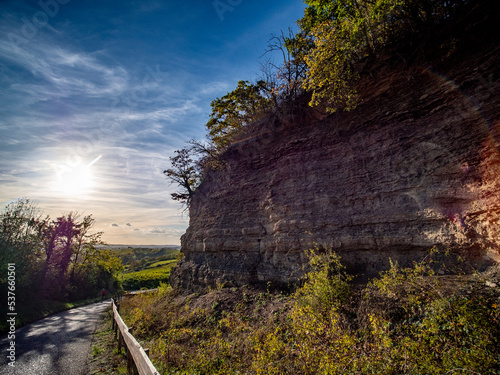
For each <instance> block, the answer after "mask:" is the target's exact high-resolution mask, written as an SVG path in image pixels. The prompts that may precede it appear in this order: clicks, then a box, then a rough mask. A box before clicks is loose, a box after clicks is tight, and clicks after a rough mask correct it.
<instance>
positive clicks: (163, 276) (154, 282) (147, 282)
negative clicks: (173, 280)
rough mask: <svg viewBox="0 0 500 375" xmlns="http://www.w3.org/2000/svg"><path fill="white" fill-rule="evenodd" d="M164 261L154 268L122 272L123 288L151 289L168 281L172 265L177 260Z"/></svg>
mask: <svg viewBox="0 0 500 375" xmlns="http://www.w3.org/2000/svg"><path fill="white" fill-rule="evenodd" d="M165 262H167V263H164V264H163V265H160V266H157V267H154V268H147V269H144V270H141V271H136V272H129V273H124V274H123V281H122V285H123V288H124V289H126V290H137V289H141V288H146V289H152V288H157V287H158V286H159V285H160V283H166V282H168V278H169V276H170V272H171V270H172V267H174V266H175V265H176V264H177V261H175V260H173V261H165ZM157 263H163V262H157Z"/></svg>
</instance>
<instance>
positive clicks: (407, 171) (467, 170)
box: [171, 45, 500, 289]
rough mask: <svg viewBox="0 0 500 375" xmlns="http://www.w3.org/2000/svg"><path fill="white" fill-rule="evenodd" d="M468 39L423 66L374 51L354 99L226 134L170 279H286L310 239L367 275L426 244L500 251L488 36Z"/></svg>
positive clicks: (417, 254) (298, 269)
mask: <svg viewBox="0 0 500 375" xmlns="http://www.w3.org/2000/svg"><path fill="white" fill-rule="evenodd" d="M468 48H469V52H468V54H467V55H466V56H468V57H467V58H466V59H465V58H463V55H462V56H458V57H457V58H455V59H452V60H451V62H450V61H448V62H447V64H446V65H443V66H439V64H437V66H435V67H434V68H429V67H421V66H413V67H411V68H408V67H405V66H401V67H400V69H395V68H394V67H391V68H383V63H382V64H381V68H380V69H379V70H377V72H378V75H377V76H375V77H371V78H370V79H365V80H363V83H362V87H361V90H360V92H361V96H362V98H363V103H362V104H361V105H360V106H359V107H358V108H357V109H356V110H354V111H352V112H349V113H337V114H333V115H330V116H327V117H324V116H323V117H320V116H318V115H316V114H315V112H314V111H313V110H311V109H308V110H307V111H306V112H307V113H306V114H305V115H303V116H296V117H295V118H292V117H288V118H286V119H284V120H282V121H268V122H267V123H265V124H260V125H259V126H256V129H255V130H254V132H253V134H251V135H248V136H247V137H245V138H244V139H241V140H239V141H238V142H236V143H235V144H233V145H232V146H231V147H230V149H229V150H228V151H227V152H226V153H225V154H224V155H223V158H222V160H223V161H224V162H225V163H226V167H225V168H223V169H220V170H217V171H214V172H211V173H210V174H209V175H208V177H207V179H206V181H205V182H204V183H203V184H202V185H201V187H200V188H199V191H198V193H197V194H196V196H195V197H194V199H193V201H192V205H191V209H190V225H189V228H188V230H187V232H186V234H185V235H184V236H183V237H182V252H183V253H184V255H185V258H184V260H182V261H181V262H180V263H179V266H178V267H177V269H176V270H175V271H174V272H173V274H172V276H171V282H172V284H173V286H174V287H177V288H181V289H196V288H198V287H206V286H215V285H217V283H226V284H229V285H242V284H249V283H254V282H259V281H260V282H268V281H278V282H285V283H286V282H289V281H293V280H296V279H297V277H299V276H300V275H301V274H302V272H303V268H302V267H303V264H304V262H305V259H304V255H303V251H304V250H305V249H308V248H310V247H311V246H313V245H314V244H319V245H332V246H333V247H334V248H335V249H336V251H337V252H338V253H339V254H340V255H341V257H342V259H343V261H344V262H345V263H347V264H348V266H349V268H350V270H351V271H353V272H355V273H358V274H361V273H362V274H366V275H374V274H376V273H377V272H379V271H380V270H382V269H386V268H388V266H389V258H392V259H395V260H398V261H399V262H400V263H401V264H409V263H410V262H412V261H413V260H414V259H419V258H421V257H422V256H423V254H425V252H426V251H427V250H429V249H430V248H432V247H433V246H438V247H439V248H442V249H446V248H450V249H453V250H454V251H457V252H460V253H461V254H463V255H466V256H467V259H468V261H469V262H470V263H471V264H473V265H474V266H475V267H483V266H485V265H486V264H490V263H491V262H492V260H491V259H492V258H493V259H498V244H499V241H500V239H499V233H498V231H499V229H500V227H499V224H500V223H499V216H500V195H499V193H500V154H499V142H500V129H499V128H500V119H499V116H498V114H499V108H500V100H499V94H500V85H499V81H498V79H499V77H500V71H499V67H500V59H499V48H498V47H496V48H485V47H484V45H483V46H479V47H478V48H481V49H480V50H474V47H473V46H469V47H468ZM469 56H470V57H469Z"/></svg>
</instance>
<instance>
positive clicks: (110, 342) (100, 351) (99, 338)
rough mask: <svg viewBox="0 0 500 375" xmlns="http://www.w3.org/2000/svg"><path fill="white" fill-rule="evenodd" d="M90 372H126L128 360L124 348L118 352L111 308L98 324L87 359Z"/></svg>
mask: <svg viewBox="0 0 500 375" xmlns="http://www.w3.org/2000/svg"><path fill="white" fill-rule="evenodd" d="M87 363H88V367H89V371H88V373H89V374H92V375H94V374H126V373H127V360H126V356H125V354H124V351H123V350H122V352H121V353H118V342H117V340H116V336H115V333H114V331H113V328H112V325H111V310H110V309H108V310H107V311H106V313H105V314H104V315H103V316H102V318H101V320H100V322H99V323H98V325H97V328H96V331H95V332H94V336H93V338H92V350H91V352H90V353H89V358H88V360H87Z"/></svg>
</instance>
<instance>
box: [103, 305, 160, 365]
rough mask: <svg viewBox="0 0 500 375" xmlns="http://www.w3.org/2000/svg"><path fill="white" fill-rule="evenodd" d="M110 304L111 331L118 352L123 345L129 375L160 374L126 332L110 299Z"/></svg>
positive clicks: (144, 352)
mask: <svg viewBox="0 0 500 375" xmlns="http://www.w3.org/2000/svg"><path fill="white" fill-rule="evenodd" d="M111 304H112V306H113V329H114V330H115V333H116V334H117V335H118V350H119V351H121V349H122V346H123V344H125V348H126V350H127V369H128V372H129V374H130V373H134V372H135V373H139V375H159V374H160V373H159V372H158V371H157V370H156V368H155V367H154V366H153V364H152V363H151V360H150V359H149V357H148V355H147V353H146V351H145V350H144V349H143V348H142V346H141V344H139V343H138V342H137V340H136V339H135V338H134V336H132V335H131V334H130V332H129V331H128V327H127V325H126V324H125V323H124V322H123V319H122V317H121V316H120V314H119V313H118V308H117V307H116V305H115V301H114V300H113V299H111Z"/></svg>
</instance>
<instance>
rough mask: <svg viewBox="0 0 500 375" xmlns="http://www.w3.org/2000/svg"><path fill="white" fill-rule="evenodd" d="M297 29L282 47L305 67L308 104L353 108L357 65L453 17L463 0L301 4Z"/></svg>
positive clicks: (319, 0) (343, 0) (318, 1)
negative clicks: (323, 103)
mask: <svg viewBox="0 0 500 375" xmlns="http://www.w3.org/2000/svg"><path fill="white" fill-rule="evenodd" d="M305 3H306V4H307V5H308V7H307V8H306V10H305V12H304V17H303V18H302V19H300V20H299V21H298V24H299V26H300V28H301V30H300V32H299V33H298V34H297V36H296V37H294V38H289V39H288V40H287V43H286V45H287V46H288V48H290V49H292V50H293V51H294V53H295V55H296V56H297V58H298V59H299V60H302V61H303V62H305V63H306V64H307V68H308V69H307V73H306V79H305V80H304V88H305V89H306V90H307V91H309V92H311V93H312V99H311V102H310V104H311V105H313V106H314V105H318V104H319V103H321V102H326V103H327V110H328V111H329V112H334V111H336V110H337V109H343V110H351V109H353V108H355V107H356V105H357V104H358V103H359V96H358V94H357V92H356V85H355V83H356V80H357V79H358V78H359V73H360V68H359V66H360V65H359V63H360V62H361V61H362V60H363V59H375V58H376V55H377V53H378V51H380V50H381V49H382V48H383V47H385V46H387V45H388V44H390V43H393V42H397V41H399V40H402V39H404V38H408V37H409V36H411V35H417V34H419V33H423V32H425V31H426V30H428V29H429V28H430V27H432V26H433V25H435V24H436V23H439V22H441V21H443V20H446V19H448V18H449V17H451V16H452V15H453V14H454V13H455V12H457V11H458V10H460V9H461V8H462V7H463V6H464V5H465V4H466V3H467V0H455V1H447V0H375V1H373V0H305Z"/></svg>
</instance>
